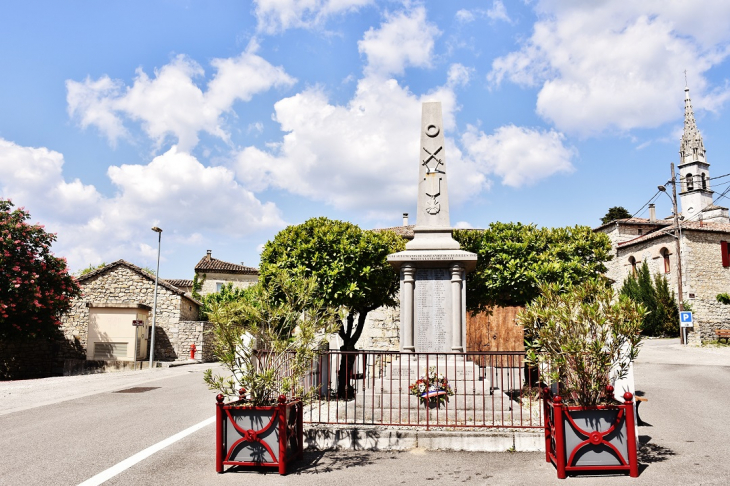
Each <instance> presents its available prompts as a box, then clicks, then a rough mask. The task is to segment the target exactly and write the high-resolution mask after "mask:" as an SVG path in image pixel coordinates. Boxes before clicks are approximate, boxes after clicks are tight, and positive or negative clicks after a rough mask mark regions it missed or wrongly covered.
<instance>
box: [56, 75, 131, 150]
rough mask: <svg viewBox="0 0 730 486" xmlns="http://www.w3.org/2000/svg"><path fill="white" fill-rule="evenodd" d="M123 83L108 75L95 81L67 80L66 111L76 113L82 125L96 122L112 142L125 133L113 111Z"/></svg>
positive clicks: (113, 143) (88, 79)
mask: <svg viewBox="0 0 730 486" xmlns="http://www.w3.org/2000/svg"><path fill="white" fill-rule="evenodd" d="M121 88H122V83H121V82H120V81H114V80H112V79H111V78H109V76H102V77H101V78H99V79H97V80H96V81H92V80H91V78H89V77H87V78H86V79H85V80H84V81H83V82H77V81H71V80H68V81H66V91H67V95H66V101H67V103H68V114H69V116H70V117H72V118H73V117H77V118H78V120H79V124H80V125H81V127H82V128H87V127H89V126H91V125H93V126H96V127H97V128H98V129H99V130H100V131H101V132H102V133H103V134H104V135H105V136H106V137H107V138H108V139H109V141H110V142H111V143H112V145H116V143H117V140H118V139H119V138H121V137H124V136H126V135H127V130H126V129H125V128H124V124H123V123H122V120H121V119H120V118H119V117H118V116H117V115H116V114H115V108H114V102H115V100H116V98H117V97H118V96H120V92H121Z"/></svg>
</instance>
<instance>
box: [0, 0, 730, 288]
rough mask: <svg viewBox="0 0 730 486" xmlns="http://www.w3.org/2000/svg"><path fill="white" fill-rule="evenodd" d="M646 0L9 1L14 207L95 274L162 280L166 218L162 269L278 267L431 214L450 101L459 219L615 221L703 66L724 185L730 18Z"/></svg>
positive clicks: (5, 190) (638, 202) (6, 171)
mask: <svg viewBox="0 0 730 486" xmlns="http://www.w3.org/2000/svg"><path fill="white" fill-rule="evenodd" d="M632 3H636V5H631V6H629V5H627V3H626V2H619V1H604V2H600V1H599V2H580V1H573V2H565V1H529V2H517V1H515V2H502V1H459V2H435V1H432V2H418V1H395V0H392V1H391V0H382V1H378V0H255V1H252V2H245V1H244V2H242V1H236V2H233V1H222V0H221V1H199V2H194V1H173V0H167V1H154V0H148V1H144V2H139V1H126V2H119V1H116V2H111V1H110V2H93V1H68V2H51V1H49V2H34V1H28V2H4V3H3V4H0V66H2V75H0V196H2V197H9V198H11V199H12V200H13V202H14V203H15V204H16V205H17V206H23V207H25V208H26V209H28V210H29V211H30V212H31V214H32V217H33V220H34V221H38V222H40V223H42V224H45V226H46V228H47V229H49V230H50V231H54V232H57V233H58V242H57V243H56V245H55V246H54V249H55V252H56V253H57V254H58V255H63V256H66V257H67V258H68V261H69V265H70V266H71V269H72V270H74V271H76V270H78V269H80V268H83V267H86V266H87V265H89V264H98V263H100V262H102V261H106V262H111V261H114V260H117V259H119V258H124V259H126V260H129V261H131V262H133V263H136V264H138V265H141V266H151V267H153V266H154V262H155V258H156V244H157V240H156V234H155V233H153V232H152V231H150V227H151V226H153V225H157V226H160V227H161V228H163V230H164V233H163V238H162V263H161V272H160V273H161V275H162V276H163V277H168V278H191V277H192V273H193V271H192V269H193V266H194V265H195V263H197V261H198V260H199V259H200V258H201V257H202V256H203V255H204V254H205V251H206V250H207V249H211V250H213V256H214V257H217V258H221V259H223V260H226V261H231V262H245V264H247V265H257V264H258V254H259V251H260V247H261V245H262V244H263V243H265V242H266V241H267V240H269V239H271V238H272V237H273V236H274V235H275V234H276V233H277V232H278V231H279V230H281V229H282V228H283V227H285V226H286V225H288V224H297V223H301V222H303V221H305V220H306V219H308V218H310V217H314V216H327V217H331V218H337V219H343V220H349V221H352V222H354V223H357V224H358V225H360V226H361V227H363V228H376V227H386V226H395V225H398V224H400V222H401V214H402V213H403V212H408V213H410V214H411V220H412V221H415V210H416V208H415V201H416V197H415V195H416V179H417V175H418V139H419V118H420V103H421V102H422V101H431V100H437V101H441V102H442V103H443V107H444V114H445V120H444V122H445V129H446V131H445V133H446V137H447V142H446V143H447V145H446V157H447V163H448V164H449V165H448V170H449V172H448V174H449V188H450V199H451V223H452V225H454V226H458V227H477V228H480V227H485V226H487V225H488V224H489V223H490V222H492V221H521V222H524V223H535V224H538V225H540V226H565V225H575V224H584V225H589V226H597V225H598V224H599V218H600V217H602V216H603V215H604V214H605V213H606V211H607V209H608V208H609V207H611V206H617V205H621V206H624V207H626V208H627V209H628V210H629V211H631V212H635V211H637V210H639V208H641V207H642V206H643V205H644V203H645V202H647V201H648V200H649V198H651V197H652V196H653V195H654V194H655V192H656V186H657V185H659V184H663V183H665V182H666V181H667V179H668V178H669V164H670V163H671V162H675V163H676V162H677V161H678V153H677V152H678V149H679V137H680V135H681V129H682V114H683V100H684V92H683V89H684V85H685V78H684V74H683V72H684V70H685V69H686V70H687V73H688V74H687V77H688V83H689V87H690V89H691V96H692V103H693V106H694V109H695V114H696V117H697V122H698V125H699V128H700V130H701V132H702V135H703V137H704V141H705V146H706V148H707V156H708V161H709V162H710V164H711V168H710V171H711V175H712V176H717V175H722V174H726V173H728V172H730V160H729V157H728V156H727V155H726V154H728V153H730V140H729V138H728V137H727V135H726V134H727V133H728V130H729V129H730V126H729V125H730V120H729V119H728V116H727V109H728V108H727V105H728V104H727V99H728V96H729V95H730V84H729V83H728V77H729V75H728V60H727V59H728V54H730V31H729V30H728V29H727V28H726V26H727V25H728V23H730V3H728V2H726V1H710V0H707V1H695V2H682V1H677V2H671V1H659V0H654V1H651V0H649V1H644V2H632ZM718 182H720V181H718ZM715 189H716V190H717V193H718V194H719V192H720V191H721V190H722V187H721V186H716V187H715ZM718 204H723V205H725V206H727V205H728V204H730V201H728V200H722V199H721V200H719V201H718ZM657 210H658V214H659V215H660V216H665V215H668V214H669V213H670V211H671V209H670V201H669V199H667V198H663V199H658V200H657ZM639 215H642V214H639ZM644 215H645V214H644Z"/></svg>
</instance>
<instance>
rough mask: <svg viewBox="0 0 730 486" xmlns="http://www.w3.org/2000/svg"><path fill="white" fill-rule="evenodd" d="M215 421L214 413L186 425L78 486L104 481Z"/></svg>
mask: <svg viewBox="0 0 730 486" xmlns="http://www.w3.org/2000/svg"><path fill="white" fill-rule="evenodd" d="M214 422H215V415H214V416H212V417H210V418H209V419H205V420H203V421H202V422H200V423H199V424H195V425H193V426H192V427H188V428H187V429H185V430H183V431H182V432H178V433H177V434H175V435H173V436H172V437H168V438H167V439H165V440H162V441H160V442H158V443H157V444H155V445H151V446H149V447H148V448H147V449H145V450H143V451H140V452H138V453H136V454H135V455H133V456H132V457H129V458H127V459H125V460H123V461H122V462H120V463H118V464H116V465H114V466H112V467H110V468H109V469H107V470H106V471H102V472H100V473H99V474H97V475H96V476H94V477H93V478H89V479H87V480H86V481H84V482H83V483H81V484H79V486H98V485H99V484H102V483H104V482H105V481H108V480H110V479H111V478H113V477H114V476H116V475H117V474H119V473H121V472H123V471H126V470H127V469H129V468H130V467H132V466H134V465H135V464H137V463H138V462H140V461H143V460H145V459H147V458H148V457H150V456H151V455H152V454H154V453H155V452H159V451H161V450H162V449H164V448H165V447H167V446H169V445H171V444H174V443H175V442H177V441H179V440H180V439H182V438H184V437H187V436H188V435H190V434H192V433H193V432H195V431H198V430H200V429H202V428H203V427H205V426H206V425H210V424H212V423H214Z"/></svg>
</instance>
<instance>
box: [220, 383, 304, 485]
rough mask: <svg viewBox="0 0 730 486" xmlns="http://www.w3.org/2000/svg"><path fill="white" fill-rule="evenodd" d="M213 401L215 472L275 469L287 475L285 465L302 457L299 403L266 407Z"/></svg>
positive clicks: (282, 397)
mask: <svg viewBox="0 0 730 486" xmlns="http://www.w3.org/2000/svg"><path fill="white" fill-rule="evenodd" d="M223 399H224V398H223V395H218V397H216V400H217V402H218V403H217V404H216V471H217V472H219V473H222V472H223V467H224V466H258V467H261V466H264V467H276V468H278V469H279V474H286V469H287V465H288V464H289V463H290V462H291V461H292V460H294V459H301V457H302V454H303V450H304V449H303V444H304V442H303V438H304V430H303V427H302V418H303V406H302V402H301V401H300V400H290V401H287V399H286V397H284V396H283V395H282V396H280V397H279V403H278V404H277V405H272V406H268V407H251V406H244V405H240V402H233V403H229V404H224V403H223Z"/></svg>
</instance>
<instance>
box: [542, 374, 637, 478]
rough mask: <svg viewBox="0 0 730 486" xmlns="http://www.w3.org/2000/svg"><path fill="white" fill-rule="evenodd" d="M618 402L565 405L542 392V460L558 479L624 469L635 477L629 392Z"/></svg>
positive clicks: (634, 426)
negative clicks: (555, 470) (543, 450)
mask: <svg viewBox="0 0 730 486" xmlns="http://www.w3.org/2000/svg"><path fill="white" fill-rule="evenodd" d="M624 399H625V400H626V401H625V402H624V403H622V404H618V405H598V406H595V407H577V406H568V405H564V404H563V403H562V400H561V398H560V397H559V396H552V394H551V393H550V391H549V389H547V388H546V389H545V390H544V391H543V400H544V406H545V414H544V415H545V459H546V461H547V462H552V463H553V464H554V465H555V467H556V468H557V471H558V478H560V479H565V477H567V475H568V474H571V473H580V472H586V471H603V472H628V473H629V475H630V476H631V477H638V475H639V463H638V459H637V456H636V435H635V428H636V425H635V420H634V404H633V401H632V400H633V395H632V394H631V393H628V392H627V393H625V394H624Z"/></svg>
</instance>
